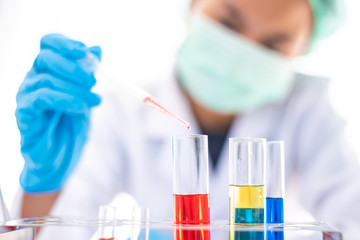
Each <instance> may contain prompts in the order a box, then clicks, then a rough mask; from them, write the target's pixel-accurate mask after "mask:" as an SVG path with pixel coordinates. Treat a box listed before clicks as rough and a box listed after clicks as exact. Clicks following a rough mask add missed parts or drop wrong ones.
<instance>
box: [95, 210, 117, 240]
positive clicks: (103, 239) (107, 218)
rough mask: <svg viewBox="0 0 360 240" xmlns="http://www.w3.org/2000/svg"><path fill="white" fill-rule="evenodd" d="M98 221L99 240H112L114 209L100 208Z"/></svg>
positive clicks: (114, 219)
mask: <svg viewBox="0 0 360 240" xmlns="http://www.w3.org/2000/svg"><path fill="white" fill-rule="evenodd" d="M99 221H100V222H99V229H98V233H99V240H114V230H115V222H116V214H115V207H112V206H105V205H103V206H100V208H99Z"/></svg>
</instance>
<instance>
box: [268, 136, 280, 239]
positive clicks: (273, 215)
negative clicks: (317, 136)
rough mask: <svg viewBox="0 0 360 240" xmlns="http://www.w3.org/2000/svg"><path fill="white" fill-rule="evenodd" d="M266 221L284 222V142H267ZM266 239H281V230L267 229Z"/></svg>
mask: <svg viewBox="0 0 360 240" xmlns="http://www.w3.org/2000/svg"><path fill="white" fill-rule="evenodd" d="M266 161H267V165H266V166H267V169H266V176H267V180H266V181H267V182H266V183H267V187H266V222H267V223H284V196H285V184H284V179H285V176H284V142H283V141H269V142H268V143H267V159H266ZM266 239H267V240H283V239H284V232H283V231H268V232H267V233H266Z"/></svg>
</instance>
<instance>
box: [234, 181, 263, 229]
mask: <svg viewBox="0 0 360 240" xmlns="http://www.w3.org/2000/svg"><path fill="white" fill-rule="evenodd" d="M229 196H230V223H237V222H238V221H235V220H236V219H235V213H236V211H237V210H236V209H254V208H255V209H259V208H260V209H261V208H262V209H264V205H265V198H264V185H242V186H237V185H230V186H229Z"/></svg>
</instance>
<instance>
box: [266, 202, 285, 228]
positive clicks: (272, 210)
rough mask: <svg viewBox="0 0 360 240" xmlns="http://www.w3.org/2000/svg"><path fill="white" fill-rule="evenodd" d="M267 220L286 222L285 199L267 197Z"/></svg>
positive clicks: (268, 221) (270, 221)
mask: <svg viewBox="0 0 360 240" xmlns="http://www.w3.org/2000/svg"><path fill="white" fill-rule="evenodd" d="M266 222H267V223H283V222H284V200H283V199H282V198H270V197H268V198H266Z"/></svg>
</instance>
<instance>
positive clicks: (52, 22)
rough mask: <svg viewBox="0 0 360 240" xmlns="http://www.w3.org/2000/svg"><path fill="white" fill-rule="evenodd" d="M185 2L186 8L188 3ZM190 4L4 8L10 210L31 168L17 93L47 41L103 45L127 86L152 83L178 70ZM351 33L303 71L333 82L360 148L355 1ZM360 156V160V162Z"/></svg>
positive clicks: (359, 41) (11, 2) (0, 62)
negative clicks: (25, 169)
mask: <svg viewBox="0 0 360 240" xmlns="http://www.w3.org/2000/svg"><path fill="white" fill-rule="evenodd" d="M182 1H183V2H182ZM184 2H186V0H173V1H171V0H152V1H149V0H131V1H125V0H102V1H100V0H98V1H96V0H62V1H60V0H32V1H29V0H0V116H1V118H0V185H1V188H2V191H3V195H4V198H5V201H6V203H7V205H8V206H11V205H12V200H13V198H14V196H15V193H16V191H17V189H18V186H19V184H18V178H19V174H20V171H21V168H22V165H23V159H22V157H21V154H20V150H19V149H20V144H19V142H20V136H19V132H18V130H17V126H16V120H15V117H14V112H15V108H16V102H15V96H16V92H17V89H18V87H19V85H20V83H21V82H22V80H23V79H24V76H25V74H26V72H27V71H28V70H29V69H30V68H31V65H32V62H33V60H34V59H35V57H36V55H37V53H38V51H39V40H40V38H41V36H43V35H44V34H46V33H52V32H57V33H62V34H65V35H67V36H69V37H71V38H74V39H77V40H80V41H83V42H85V43H86V44H87V45H95V44H96V45H100V46H101V47H102V49H103V64H104V65H106V67H107V69H111V71H114V72H117V73H118V74H121V75H122V76H123V80H124V81H128V80H131V81H136V82H138V83H139V84H143V83H146V82H147V81H150V80H151V79H154V78H155V77H156V76H158V75H163V72H164V71H168V69H169V68H170V67H171V65H172V63H173V59H174V55H175V53H176V48H177V47H178V45H179V44H180V42H181V40H182V38H183V37H184V33H185V24H184V22H185V21H184V9H183V7H184V6H185V4H184ZM348 5H349V7H348V18H347V21H346V23H345V25H344V27H343V28H342V29H341V30H340V31H339V32H338V33H337V34H336V35H334V36H333V37H332V38H330V39H329V40H328V41H327V42H326V43H324V45H323V46H322V48H321V49H319V51H318V52H316V53H315V54H312V55H311V56H306V57H302V58H301V59H299V60H298V63H297V68H298V69H299V70H301V71H305V72H310V73H316V74H321V75H326V76H330V77H331V78H332V79H333V81H332V84H331V88H330V94H331V100H332V101H333V104H334V106H335V108H336V110H337V111H338V112H339V114H341V115H342V116H343V117H344V118H345V119H346V120H347V122H348V127H347V134H348V138H349V141H350V143H351V144H353V145H354V147H357V149H356V150H357V152H358V155H359V150H360V147H359V145H358V146H356V145H355V144H357V143H359V142H360V141H359V138H360V124H359V123H360V114H359V112H360V107H359V103H360V89H359V86H360V83H359V82H360V27H359V25H360V14H359V12H360V1H358V0H349V1H348ZM359 156H360V155H359Z"/></svg>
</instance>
